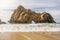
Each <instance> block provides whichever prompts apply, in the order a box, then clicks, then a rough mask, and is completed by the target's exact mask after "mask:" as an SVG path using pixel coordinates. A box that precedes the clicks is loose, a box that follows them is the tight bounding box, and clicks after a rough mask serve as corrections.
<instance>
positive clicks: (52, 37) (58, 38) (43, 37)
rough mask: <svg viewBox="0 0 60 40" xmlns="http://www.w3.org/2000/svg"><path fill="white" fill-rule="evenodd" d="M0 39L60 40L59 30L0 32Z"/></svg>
mask: <svg viewBox="0 0 60 40" xmlns="http://www.w3.org/2000/svg"><path fill="white" fill-rule="evenodd" d="M0 40H60V32H0Z"/></svg>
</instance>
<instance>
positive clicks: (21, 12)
mask: <svg viewBox="0 0 60 40" xmlns="http://www.w3.org/2000/svg"><path fill="white" fill-rule="evenodd" d="M32 21H34V22H35V23H55V21H54V19H53V17H52V16H51V15H50V14H49V13H47V12H42V13H36V12H34V11H31V9H25V8H24V7H23V6H19V7H18V8H17V9H16V10H15V11H14V13H13V14H12V16H11V19H10V21H9V22H10V23H31V22H32Z"/></svg>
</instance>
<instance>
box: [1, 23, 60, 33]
mask: <svg viewBox="0 0 60 40" xmlns="http://www.w3.org/2000/svg"><path fill="white" fill-rule="evenodd" d="M40 31H60V23H38V24H0V32H40Z"/></svg>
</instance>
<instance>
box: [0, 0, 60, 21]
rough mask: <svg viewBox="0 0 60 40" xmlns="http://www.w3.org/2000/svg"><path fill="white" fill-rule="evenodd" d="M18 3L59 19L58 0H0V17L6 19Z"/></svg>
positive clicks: (59, 7)
mask: <svg viewBox="0 0 60 40" xmlns="http://www.w3.org/2000/svg"><path fill="white" fill-rule="evenodd" d="M19 5H23V6H24V7H25V8H29V9H32V10H33V11H36V12H44V11H46V12H49V13H50V14H51V15H52V16H53V18H54V19H55V21H60V0H0V18H1V19H2V21H8V20H9V19H10V17H11V14H12V13H13V11H14V9H16V8H17V7H18V6H19Z"/></svg>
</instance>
